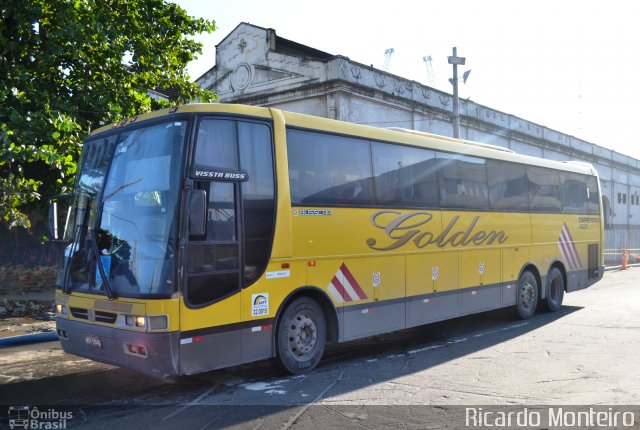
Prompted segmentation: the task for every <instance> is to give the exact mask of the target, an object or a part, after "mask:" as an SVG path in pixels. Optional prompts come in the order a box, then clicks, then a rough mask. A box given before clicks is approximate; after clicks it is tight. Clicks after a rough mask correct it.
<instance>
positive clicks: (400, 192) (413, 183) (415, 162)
mask: <svg viewBox="0 0 640 430" xmlns="http://www.w3.org/2000/svg"><path fill="white" fill-rule="evenodd" d="M371 149H372V153H373V173H374V175H375V190H376V203H378V204H380V205H388V206H404V207H425V206H427V207H434V206H438V204H439V194H438V178H437V174H436V154H435V152H434V151H430V150H427V149H420V148H409V147H403V146H398V145H389V144H384V143H375V142H374V143H372V148H371Z"/></svg>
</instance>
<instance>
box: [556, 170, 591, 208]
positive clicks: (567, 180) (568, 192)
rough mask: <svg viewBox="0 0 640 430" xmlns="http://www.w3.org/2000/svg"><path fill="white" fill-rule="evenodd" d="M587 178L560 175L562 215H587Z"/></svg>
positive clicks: (576, 175) (565, 174)
mask: <svg viewBox="0 0 640 430" xmlns="http://www.w3.org/2000/svg"><path fill="white" fill-rule="evenodd" d="M586 179H587V177H586V176H584V175H578V174H576V173H567V172H562V173H560V182H561V190H562V211H563V212H564V213H571V214H575V213H587V184H586Z"/></svg>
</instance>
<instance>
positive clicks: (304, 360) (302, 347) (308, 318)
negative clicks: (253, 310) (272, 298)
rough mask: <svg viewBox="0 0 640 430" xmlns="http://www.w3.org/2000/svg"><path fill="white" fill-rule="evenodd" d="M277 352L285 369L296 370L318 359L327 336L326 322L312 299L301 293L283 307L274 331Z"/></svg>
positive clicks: (310, 366)
mask: <svg viewBox="0 0 640 430" xmlns="http://www.w3.org/2000/svg"><path fill="white" fill-rule="evenodd" d="M276 336H277V338H276V348H277V356H278V360H279V362H280V364H281V365H282V367H284V369H285V370H287V371H289V372H291V373H294V374H300V373H305V372H309V371H311V370H313V368H314V367H316V365H317V364H318V362H320V359H321V358H322V354H323V353H324V346H325V343H326V339H327V325H326V322H325V320H324V314H323V312H322V309H320V306H319V305H318V303H316V302H315V300H313V299H310V298H308V297H301V298H299V299H296V300H294V301H293V302H292V303H291V304H290V305H289V306H288V307H287V309H286V310H285V311H284V314H283V315H282V319H281V320H280V323H279V324H278V332H277V334H276Z"/></svg>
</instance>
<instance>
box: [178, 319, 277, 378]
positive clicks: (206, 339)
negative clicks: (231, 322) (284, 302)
mask: <svg viewBox="0 0 640 430" xmlns="http://www.w3.org/2000/svg"><path fill="white" fill-rule="evenodd" d="M272 328H273V327H272V326H271V325H268V326H256V327H249V328H240V329H236V330H229V331H224V332H220V333H211V334H206V335H202V336H194V337H189V338H185V339H182V340H181V341H180V373H181V374H184V375H192V374H195V373H200V372H206V371H209V370H214V369H221V368H223V367H229V366H235V365H238V364H242V363H249V362H252V361H257V360H263V359H265V358H270V357H273V356H274V351H273V337H272V336H273V331H272Z"/></svg>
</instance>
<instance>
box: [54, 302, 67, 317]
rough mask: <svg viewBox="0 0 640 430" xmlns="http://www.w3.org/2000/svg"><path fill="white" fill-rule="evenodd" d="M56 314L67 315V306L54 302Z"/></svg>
mask: <svg viewBox="0 0 640 430" xmlns="http://www.w3.org/2000/svg"><path fill="white" fill-rule="evenodd" d="M56 314H57V315H61V316H67V307H66V306H65V305H63V304H62V303H56Z"/></svg>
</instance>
